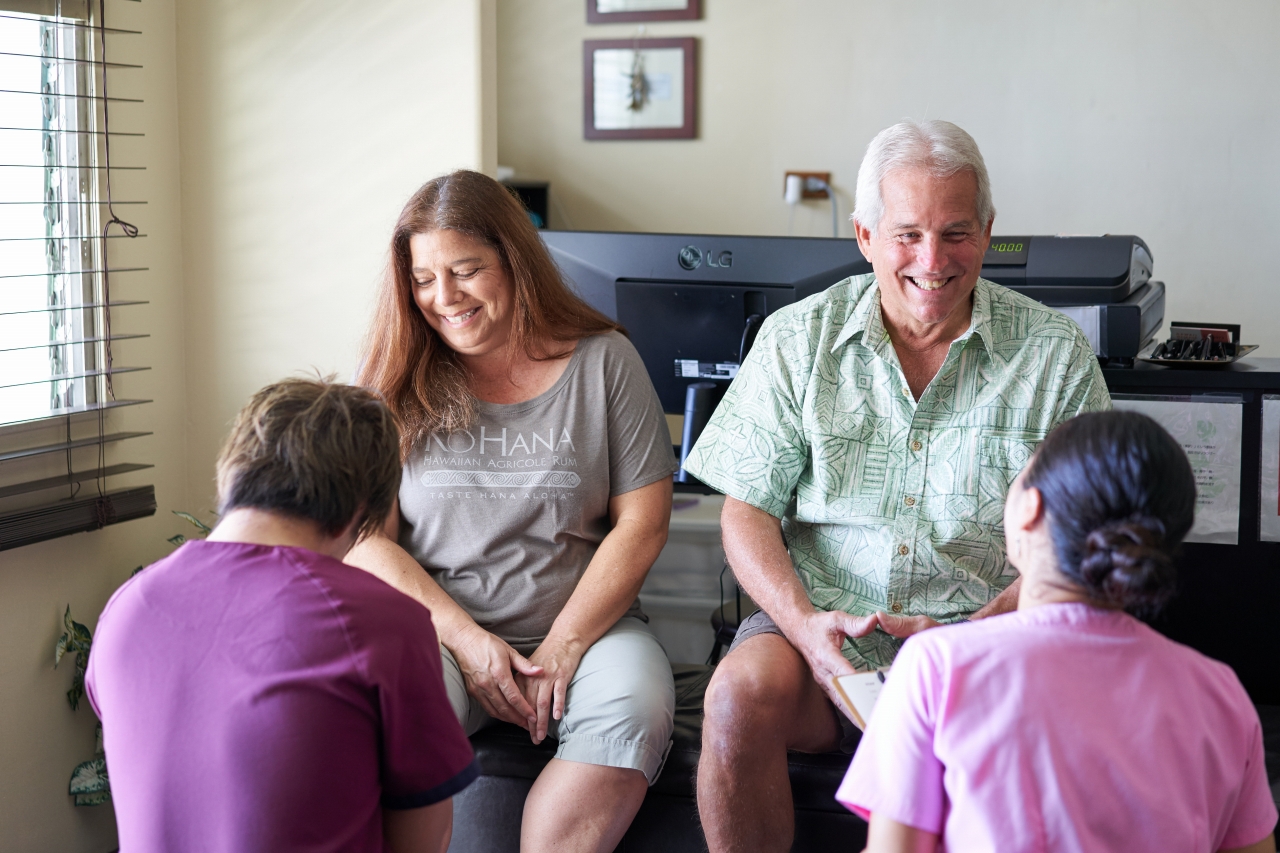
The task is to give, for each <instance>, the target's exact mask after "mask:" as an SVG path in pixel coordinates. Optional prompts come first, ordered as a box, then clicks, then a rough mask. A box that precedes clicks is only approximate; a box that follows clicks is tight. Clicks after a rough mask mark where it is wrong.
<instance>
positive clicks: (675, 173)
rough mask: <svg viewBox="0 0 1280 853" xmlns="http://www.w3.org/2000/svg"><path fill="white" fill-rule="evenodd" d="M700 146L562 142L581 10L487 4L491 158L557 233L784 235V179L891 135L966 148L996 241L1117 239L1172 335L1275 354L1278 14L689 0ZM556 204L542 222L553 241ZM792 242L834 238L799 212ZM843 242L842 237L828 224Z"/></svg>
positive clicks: (607, 32)
mask: <svg viewBox="0 0 1280 853" xmlns="http://www.w3.org/2000/svg"><path fill="white" fill-rule="evenodd" d="M704 6H705V15H704V20H702V21H697V22H673V23H661V24H650V25H649V26H648V31H647V33H646V35H649V36H683V35H694V36H698V37H700V48H701V62H702V69H701V79H700V81H699V89H700V98H701V109H700V114H699V124H700V134H699V139H697V140H693V141H658V142H613V141H610V142H587V141H584V140H583V139H582V71H581V67H582V62H581V51H582V41H583V40H584V39H588V38H592V39H598V38H630V37H632V36H633V35H634V34H635V32H636V28H635V26H634V25H611V26H588V25H587V24H586V23H585V14H584V10H583V8H582V7H583V4H582V2H581V0H539V2H536V3H533V2H528V0H499V2H498V45H499V71H498V76H499V96H498V104H499V142H498V155H499V161H500V162H501V163H503V164H504V165H511V166H514V167H515V168H516V170H517V174H518V175H519V176H521V177H530V178H543V179H548V180H550V181H551V182H552V193H553V194H554V195H555V196H557V197H558V198H559V200H560V202H561V206H562V208H563V211H562V212H563V213H567V214H568V220H569V222H571V224H572V226H573V227H575V228H579V229H588V228H591V229H595V228H598V229H616V230H639V231H675V232H685V231H687V232H695V233H697V232H703V233H720V234H727V233H735V234H786V233H788V228H789V222H788V213H789V212H788V209H787V207H786V205H785V204H783V202H782V183H783V172H784V171H786V170H788V169H792V170H815V171H830V172H832V173H833V178H834V181H835V182H836V184H837V185H838V186H839V188H840V189H841V195H840V203H841V212H842V216H843V215H847V214H848V212H849V210H850V208H851V206H852V198H851V193H852V188H853V184H854V180H855V177H856V174H857V168H858V164H859V162H860V160H861V156H862V152H863V151H864V150H865V147H866V144H867V142H868V141H870V139H871V137H872V136H873V135H874V134H875V133H876V132H877V131H878V130H880V129H881V128H883V127H885V126H887V125H888V124H891V123H892V122H894V121H897V120H898V119H900V118H903V117H913V118H947V119H950V120H952V121H955V122H957V123H959V124H960V125H961V126H963V127H965V128H966V129H967V130H969V131H970V132H971V133H972V134H973V135H974V137H975V138H976V139H977V140H978V143H979V145H981V147H982V149H983V152H984V154H985V156H986V160H987V164H988V167H989V169H990V171H991V176H992V183H993V188H994V193H995V203H996V207H997V208H998V210H999V215H998V217H997V219H996V230H997V231H998V232H1002V233H1005V234H1020V233H1021V234H1053V233H1091V234H1098V233H1106V232H1111V233H1135V234H1138V235H1140V236H1141V237H1143V238H1144V239H1146V240H1147V242H1148V243H1149V245H1150V246H1151V248H1152V251H1153V253H1154V256H1155V268H1156V273H1157V277H1159V278H1163V279H1164V280H1166V281H1167V282H1168V285H1169V291H1170V299H1169V310H1168V312H1167V316H1168V317H1169V318H1171V319H1191V320H1216V321H1220V322H1221V321H1235V322H1240V323H1242V324H1243V325H1244V333H1245V337H1246V338H1247V339H1248V340H1249V341H1251V342H1255V343H1260V344H1263V346H1264V349H1263V350H1262V351H1260V352H1259V353H1258V354H1259V356H1270V357H1280V298H1277V297H1276V296H1275V288H1274V285H1273V283H1272V281H1271V277H1270V276H1269V274H1268V273H1267V272H1265V271H1263V272H1261V274H1260V272H1259V270H1269V269H1270V255H1271V254H1272V253H1271V251H1270V246H1271V243H1272V242H1273V241H1274V236H1273V235H1274V232H1275V230H1276V228H1277V225H1278V224H1280V158H1277V157H1276V155H1275V148H1276V145H1275V140H1276V139H1277V138H1278V137H1280V88H1278V87H1277V86H1276V85H1274V84H1275V81H1276V80H1278V79H1280V51H1277V50H1276V49H1275V46H1276V44H1278V43H1280V7H1278V6H1277V5H1276V4H1275V3H1273V2H1271V0H1239V2H1234V3H1231V4H1209V3H1203V2H1199V0H1120V2H1116V0H1079V2H1071V3H1067V2H1055V3H1022V2H1016V0H975V2H970V3H952V2H947V0H906V2H893V3H885V2H871V0H799V2H791V3H780V2H765V0H707V2H706V3H705V4H704ZM562 212H561V211H558V210H556V208H554V207H553V214H552V224H553V225H554V226H555V227H566V225H567V223H566V221H565V219H564V216H563V215H562ZM790 227H791V229H792V233H795V234H797V235H802V234H803V235H815V236H830V233H831V229H830V213H829V208H827V207H825V206H824V205H823V204H821V203H806V204H805V205H804V209H802V210H800V211H797V212H796V215H795V219H794V222H793V223H791V224H790ZM843 228H844V231H843V233H844V234H846V235H848V234H850V231H849V226H848V224H847V222H846V223H845V224H844V226H843Z"/></svg>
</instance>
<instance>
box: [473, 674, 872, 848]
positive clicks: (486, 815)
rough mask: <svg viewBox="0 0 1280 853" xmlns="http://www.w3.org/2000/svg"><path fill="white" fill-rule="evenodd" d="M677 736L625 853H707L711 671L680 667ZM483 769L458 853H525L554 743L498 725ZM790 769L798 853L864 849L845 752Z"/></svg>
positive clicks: (489, 733) (489, 734)
mask: <svg viewBox="0 0 1280 853" xmlns="http://www.w3.org/2000/svg"><path fill="white" fill-rule="evenodd" d="M671 669H672V672H673V673H674V674H675V681H676V717H675V733H674V735H673V738H672V740H673V744H672V747H671V752H670V754H668V756H667V762H666V764H665V765H664V766H663V768H662V773H661V774H660V775H659V776H658V781H656V782H655V783H654V784H653V786H652V787H650V788H649V793H648V794H647V795H646V796H645V799H644V804H643V805H641V806H640V812H639V814H637V815H636V818H635V820H634V821H632V823H631V829H629V830H628V831H627V834H626V836H624V837H623V839H622V843H621V844H619V845H618V848H617V849H618V850H619V851H621V852H622V853H642V852H643V853H686V851H688V853H700V852H701V851H706V849H707V845H706V841H705V840H704V839H703V835H702V826H701V824H700V823H699V822H698V808H697V805H696V802H695V799H694V780H695V777H696V775H697V766H698V754H699V751H700V748H701V746H702V695H703V693H704V692H705V691H706V689H707V683H708V682H709V681H710V680H711V672H712V670H711V667H708V666H699V665H696V664H674V665H673V666H672V667H671ZM471 744H472V746H473V747H474V748H475V751H476V758H477V759H478V760H479V762H480V778H478V779H477V780H476V781H475V782H473V783H471V785H470V786H469V787H468V788H467V789H466V790H465V791H463V792H462V793H460V794H458V795H457V796H455V797H454V799H453V809H454V811H453V815H454V817H453V841H452V843H451V844H450V845H449V851H450V853H508V851H509V853H518V851H519V849H520V819H521V815H522V813H523V811H524V800H525V797H526V796H527V795H528V793H529V789H530V788H532V787H533V780H534V779H536V778H537V776H538V774H539V773H540V772H541V771H542V768H543V767H545V766H546V764H547V762H548V761H550V760H551V758H552V756H554V755H555V742H554V741H553V740H551V739H550V738H548V739H547V740H545V741H543V742H542V743H541V744H539V745H537V746H535V745H534V744H533V743H531V742H530V740H529V733H528V732H526V731H525V730H524V729H522V728H519V727H518V726H513V725H511V724H509V723H495V724H493V725H490V726H489V727H487V728H485V729H484V730H483V731H480V732H477V733H476V734H475V735H474V736H472V738H471ZM788 764H789V766H790V774H791V794H792V798H793V800H794V802H795V807H796V840H795V845H794V847H793V848H792V849H793V850H797V851H808V850H861V849H862V847H863V845H865V843H866V833H867V825H866V823H864V822H863V821H862V819H861V818H859V817H857V816H856V815H854V814H852V813H850V812H849V811H848V810H846V809H845V808H844V807H843V806H841V805H840V804H839V803H837V802H836V800H835V794H836V789H837V788H838V787H839V786H840V781H841V779H843V778H844V773H845V770H847V769H848V767H849V756H847V755H844V754H842V753H838V752H837V753H827V754H824V755H807V754H802V753H797V752H793V753H791V755H790V757H789V760H788Z"/></svg>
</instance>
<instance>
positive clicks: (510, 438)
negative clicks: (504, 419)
mask: <svg viewBox="0 0 1280 853" xmlns="http://www.w3.org/2000/svg"><path fill="white" fill-rule="evenodd" d="M565 445H568V447H569V449H570V450H572V451H574V452H575V453H576V452H577V450H578V448H576V447H574V446H573V439H572V438H570V437H569V430H568V429H565V428H561V430H560V437H559V438H556V431H555V429H554V428H552V429H548V430H547V435H546V437H545V438H544V437H543V436H542V435H541V434H540V433H538V432H530V433H528V437H526V434H525V433H522V432H517V433H514V434H511V433H510V431H509V430H508V429H507V428H506V427H503V428H502V430H501V432H499V431H498V430H493V431H489V430H487V429H486V428H485V427H480V435H479V436H476V435H475V434H474V433H473V432H471V431H470V430H461V431H459V432H452V433H449V434H448V435H446V436H441V435H438V434H437V435H433V436H431V443H430V444H429V445H428V446H430V447H433V448H435V447H438V448H439V449H440V451H441V452H443V453H449V454H459V453H471V452H472V451H473V450H476V449H477V448H478V452H479V454H480V455H481V456H486V455H490V456H493V455H496V456H511V455H512V454H514V453H516V452H518V451H523V452H525V453H537V452H538V448H539V447H543V448H545V449H546V450H549V451H551V452H552V453H554V452H556V451H557V450H559V449H560V448H562V447H564V446H565ZM434 452H435V451H434V449H433V450H432V453H434Z"/></svg>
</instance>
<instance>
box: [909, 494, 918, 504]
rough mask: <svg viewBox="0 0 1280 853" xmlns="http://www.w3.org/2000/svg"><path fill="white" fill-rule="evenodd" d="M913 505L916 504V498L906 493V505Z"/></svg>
mask: <svg viewBox="0 0 1280 853" xmlns="http://www.w3.org/2000/svg"><path fill="white" fill-rule="evenodd" d="M915 505H916V499H915V498H913V497H911V495H907V506H915Z"/></svg>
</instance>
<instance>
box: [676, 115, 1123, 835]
mask: <svg viewBox="0 0 1280 853" xmlns="http://www.w3.org/2000/svg"><path fill="white" fill-rule="evenodd" d="M853 219H854V225H855V229H856V231H857V237H858V246H859V248H860V249H861V250H862V253H863V254H864V255H865V256H866V257H867V258H868V259H870V261H871V266H872V269H873V270H874V272H873V273H871V274H869V275H862V276H855V277H853V278H850V279H847V280H845V281H842V282H839V283H838V284H835V285H833V286H832V287H831V288H829V289H828V290H826V291H824V292H823V293H820V294H817V295H815V296H813V297H811V298H809V299H806V300H804V301H802V302H799V303H797V304H795V305H791V306H788V307H786V308H783V309H782V310H780V311H778V312H776V313H775V314H773V315H772V316H770V317H769V319H768V320H767V321H766V322H765V325H764V328H763V329H762V330H761V332H760V336H759V338H758V339H757V341H756V343H755V346H754V348H753V349H752V350H751V355H750V357H749V358H748V359H747V360H746V363H745V364H744V365H743V366H742V370H741V372H739V374H738V377H737V379H736V380H735V381H734V383H733V385H732V386H731V387H730V389H729V392H728V394H727V395H726V396H725V398H724V401H723V402H722V403H721V405H720V406H719V408H718V409H717V410H716V413H715V415H714V417H713V418H712V420H711V423H710V424H709V425H708V426H707V428H706V430H705V431H704V432H703V434H702V437H701V439H700V440H699V441H698V444H697V446H696V447H695V448H694V451H693V453H692V454H691V455H690V457H689V460H688V462H687V464H686V468H688V470H690V471H691V472H693V473H694V474H695V475H696V476H697V477H698V478H699V479H701V480H702V481H703V482H705V483H707V484H709V485H711V486H713V487H715V488H716V489H719V490H720V491H722V492H724V494H725V495H726V498H725V506H724V513H723V515H722V517H721V523H722V527H723V531H724V547H725V553H726V555H727V557H728V560H729V564H730V565H731V566H732V567H733V570H734V573H735V575H736V576H737V578H738V582H739V583H740V584H741V585H742V587H743V588H744V589H745V590H746V591H747V593H748V594H749V595H750V596H751V597H752V599H754V600H755V601H756V602H757V603H759V604H760V606H761V608H762V609H761V610H760V611H759V612H757V613H756V614H754V615H753V616H751V617H749V618H747V619H746V620H744V622H743V624H742V625H741V626H740V627H739V630H738V635H737V638H736V639H735V640H734V643H733V645H732V646H731V647H730V650H729V653H728V655H727V656H726V657H725V659H724V660H723V661H722V662H721V663H720V665H719V667H718V668H717V669H716V672H715V674H714V676H713V677H712V680H711V684H710V686H709V687H708V689H707V696H706V704H705V709H706V711H705V721H704V724H703V735H702V759H701V763H700V765H699V768H698V809H699V812H700V814H701V817H702V824H703V827H704V829H705V831H706V835H707V842H708V844H709V846H710V849H711V851H712V853H716V851H722V850H734V851H743V850H788V849H790V846H791V841H792V836H793V834H794V822H795V816H794V810H793V807H792V803H791V798H790V783H789V781H788V776H787V751H788V750H798V751H801V752H825V751H829V750H833V749H836V748H837V747H843V748H845V749H846V751H851V747H852V745H853V744H855V743H856V738H857V730H856V729H855V728H854V727H853V724H852V723H850V722H849V721H848V720H847V719H846V718H845V717H844V716H843V715H842V714H840V713H839V712H838V711H837V710H836V706H835V705H834V704H833V700H834V698H835V692H834V687H833V686H832V678H833V677H835V676H837V675H841V674H844V673H849V672H853V671H855V669H857V670H865V669H872V668H878V667H884V666H888V665H889V664H890V663H892V661H893V657H894V655H895V654H896V652H897V650H898V648H899V646H900V645H901V643H902V640H903V638H905V637H907V636H909V635H910V634H913V633H915V632H917V631H921V630H924V629H926V628H930V627H933V626H935V625H938V624H943V623H948V622H958V621H964V620H966V619H980V618H983V617H985V616H991V615H994V614H996V613H1002V612H1005V611H1007V610H1012V609H1014V608H1015V607H1016V606H1017V586H1018V585H1017V582H1016V581H1015V575H1016V573H1015V572H1014V570H1013V569H1012V568H1011V567H1010V566H1009V565H1008V563H1007V562H1006V561H1005V541H1004V530H1003V528H1002V518H1003V515H1002V511H1003V505H1004V497H1005V493H1006V491H1007V490H1008V487H1009V484H1010V483H1011V482H1012V481H1013V478H1014V477H1015V476H1016V475H1017V473H1018V471H1019V470H1020V469H1021V468H1022V466H1023V465H1024V464H1025V463H1026V461H1027V459H1028V457H1029V456H1030V455H1031V453H1032V452H1033V451H1034V450H1035V448H1036V446H1037V445H1038V444H1039V442H1040V441H1041V440H1042V439H1043V438H1044V436H1045V435H1046V434H1047V433H1048V432H1049V431H1050V430H1051V429H1053V428H1054V427H1055V426H1057V425H1058V424H1059V423H1062V422H1063V421H1065V420H1067V419H1069V418H1071V417H1072V416H1074V415H1076V414H1079V413H1080V412H1086V411H1094V410H1098V409H1105V408H1109V407H1110V398H1109V396H1108V394H1107V390H1106V386H1105V384H1104V382H1103V378H1102V373H1101V371H1100V370H1099V369H1098V362H1097V360H1096V359H1095V358H1094V355H1093V352H1092V351H1091V349H1090V347H1089V344H1088V341H1087V340H1086V339H1085V337H1084V335H1083V333H1082V332H1081V331H1080V329H1079V327H1078V326H1076V325H1075V324H1074V323H1073V322H1072V321H1071V320H1069V319H1067V318H1066V317H1065V316H1063V315H1062V314H1060V313H1059V312H1057V311H1053V310H1052V309H1049V308H1046V307H1044V306H1043V305H1040V304H1039V303H1037V302H1035V301H1033V300H1031V299H1028V298H1026V297H1023V296H1020V295H1018V294H1016V293H1013V292H1011V291H1009V290H1006V289H1005V288H1003V287H1000V286H999V285H996V284H993V283H992V282H989V281H986V280H984V279H981V278H979V276H978V274H979V272H980V271H981V269H982V258H983V255H984V253H985V252H986V250H987V246H988V244H989V242H990V240H991V225H992V222H993V221H994V219H995V209H994V207H993V206H992V202H991V185H990V180H989V179H988V177H987V169H986V165H985V164H984V163H983V160H982V155H981V153H980V152H979V151H978V146H977V144H976V143H975V142H974V141H973V138H972V137H970V136H969V134H968V133H966V132H965V131H963V130H962V129H960V128H959V127H957V126H956V125H954V124H951V123H950V122H945V121H928V122H921V123H916V122H902V123H900V124H896V125H894V126H892V127H890V128H888V129H886V130H884V131H882V132H881V133H880V134H879V135H877V136H876V138H875V139H873V140H872V141H871V144H870V145H869V146H868V148H867V153H866V156H865V157H864V159H863V161H862V166H861V168H860V169H859V171H858V184H857V197H856V200H855V208H854V214H853Z"/></svg>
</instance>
